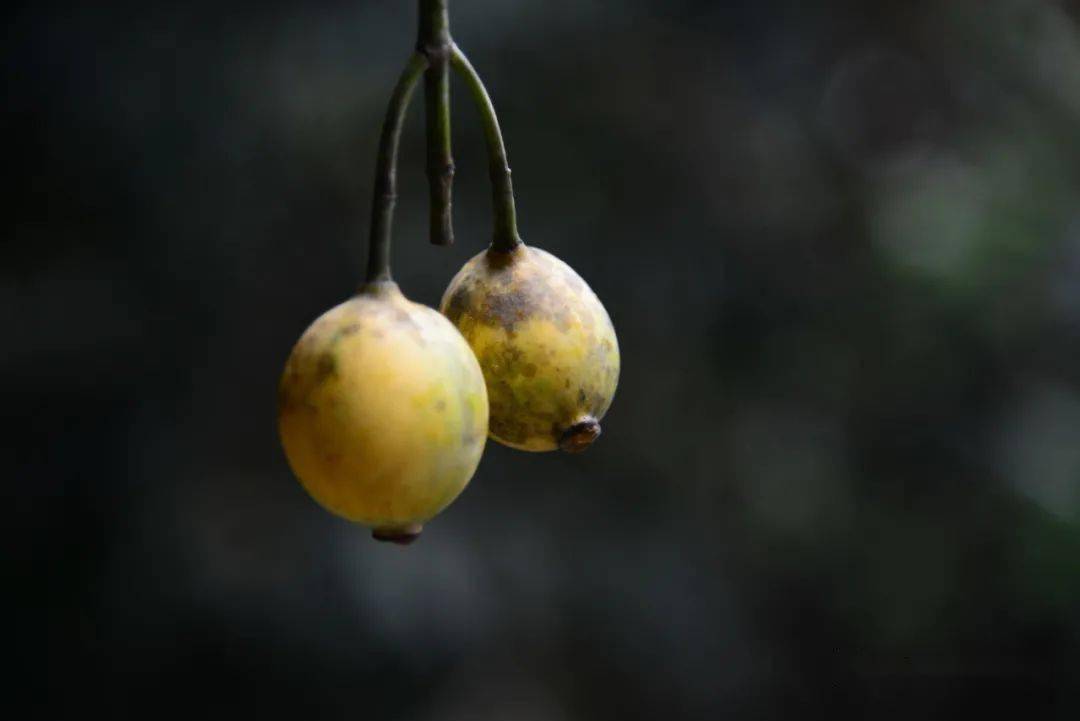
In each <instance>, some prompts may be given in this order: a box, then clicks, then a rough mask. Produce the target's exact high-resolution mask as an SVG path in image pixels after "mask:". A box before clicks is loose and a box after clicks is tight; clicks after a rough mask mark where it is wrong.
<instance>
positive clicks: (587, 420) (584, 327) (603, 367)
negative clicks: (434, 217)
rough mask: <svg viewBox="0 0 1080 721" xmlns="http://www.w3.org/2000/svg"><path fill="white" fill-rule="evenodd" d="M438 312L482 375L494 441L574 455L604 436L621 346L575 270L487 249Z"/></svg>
mask: <svg viewBox="0 0 1080 721" xmlns="http://www.w3.org/2000/svg"><path fill="white" fill-rule="evenodd" d="M441 310H442V312H443V313H444V314H446V317H448V318H449V319H450V320H451V322H453V324H454V325H456V326H457V328H458V330H460V331H461V334H462V335H463V336H465V340H467V341H468V342H469V345H470V346H472V349H473V351H474V352H475V353H476V357H477V359H478V360H479V361H480V367H481V368H482V369H483V371H484V380H485V381H486V382H487V391H488V401H489V402H490V404H491V421H490V433H491V437H492V438H494V439H495V440H497V441H499V442H500V443H503V444H505V445H508V446H511V447H512V448H519V449H521V450H526V451H549V450H554V449H555V448H560V447H561V448H562V449H563V450H566V451H572V452H575V451H582V450H585V449H586V448H588V447H589V445H590V444H591V443H592V442H593V441H594V440H595V439H596V437H597V436H599V435H600V424H599V420H600V419H601V418H603V416H604V413H605V412H607V409H608V407H609V406H610V405H611V399H612V397H613V396H614V395H615V386H616V384H617V383H618V380H619V345H618V341H617V340H616V339H615V329H614V328H613V327H612V325H611V319H610V318H609V317H608V314H607V311H606V310H604V306H603V305H602V304H601V303H600V301H599V299H597V297H596V295H595V294H594V293H593V292H592V290H591V289H590V288H589V286H588V285H587V284H586V283H585V281H584V280H582V279H581V277H580V276H579V275H578V274H577V273H575V272H574V271H573V269H571V268H570V266H568V265H567V264H566V263H563V262H562V261H561V260H559V259H558V258H556V257H555V256H553V255H551V254H550V253H547V252H545V251H543V250H540V249H538V248H530V247H527V246H525V245H524V244H519V245H517V246H516V247H515V248H514V249H513V250H511V251H500V250H493V249H488V250H486V251H484V252H483V253H480V254H479V255H477V256H476V257H474V258H473V259H472V260H470V261H469V262H468V263H466V264H465V267H463V268H462V269H461V270H460V271H459V272H458V274H457V275H456V276H455V277H454V279H453V280H452V281H451V282H450V287H449V288H447V289H446V293H445V294H444V295H443V299H442V304H441Z"/></svg>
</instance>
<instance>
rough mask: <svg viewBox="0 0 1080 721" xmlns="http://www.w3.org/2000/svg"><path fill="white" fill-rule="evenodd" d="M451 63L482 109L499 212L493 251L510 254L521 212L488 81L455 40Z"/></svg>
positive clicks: (496, 210)
mask: <svg viewBox="0 0 1080 721" xmlns="http://www.w3.org/2000/svg"><path fill="white" fill-rule="evenodd" d="M450 62H451V63H452V64H453V66H454V69H455V70H456V71H458V73H460V74H461V76H462V77H463V78H464V79H465V82H466V83H467V84H468V86H469V90H470V91H471V92H472V96H473V100H474V101H475V102H476V105H477V108H478V109H479V110H480V118H481V120H482V121H483V125H484V137H485V139H486V140H487V146H488V157H489V160H490V174H491V186H492V187H491V191H492V202H493V206H494V210H495V235H494V237H493V238H492V240H491V249H492V250H496V251H499V252H504V253H506V252H510V251H512V250H513V249H514V248H516V247H517V246H518V245H520V244H521V238H520V237H519V236H518V230H517V210H516V209H515V208H514V186H513V184H512V183H511V181H510V163H509V161H508V160H507V158H506V144H505V143H504V142H503V137H502V131H501V130H500V129H499V117H498V116H497V115H496V114H495V106H494V105H493V104H492V102H491V96H489V95H488V92H487V89H486V88H485V87H484V82H483V81H482V80H481V79H480V75H479V74H478V73H477V72H476V69H475V68H473V66H472V63H470V62H469V59H468V58H467V57H465V53H463V52H461V48H459V47H458V46H457V44H456V43H454V41H452V40H451V41H450Z"/></svg>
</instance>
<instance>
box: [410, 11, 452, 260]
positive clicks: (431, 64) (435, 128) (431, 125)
mask: <svg viewBox="0 0 1080 721" xmlns="http://www.w3.org/2000/svg"><path fill="white" fill-rule="evenodd" d="M419 25H420V28H419V33H418V37H417V39H416V51H417V52H418V53H421V54H423V55H424V57H426V58H427V60H428V69H427V72H425V73H424V105H425V115H426V117H427V177H428V186H429V189H430V197H431V203H430V205H431V232H430V237H431V242H432V244H434V245H450V244H452V243H453V242H454V225H453V215H452V203H453V192H454V156H453V153H452V152H451V149H450V148H451V143H450V42H451V40H450V16H449V13H448V11H447V0H420V23H419Z"/></svg>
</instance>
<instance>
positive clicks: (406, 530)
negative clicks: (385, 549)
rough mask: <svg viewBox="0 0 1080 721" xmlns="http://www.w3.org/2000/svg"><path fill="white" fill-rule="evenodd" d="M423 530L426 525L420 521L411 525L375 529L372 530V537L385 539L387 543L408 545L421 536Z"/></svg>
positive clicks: (378, 539)
mask: <svg viewBox="0 0 1080 721" xmlns="http://www.w3.org/2000/svg"><path fill="white" fill-rule="evenodd" d="M423 530H424V527H423V526H422V525H420V524H419V523H415V524H412V525H409V526H394V527H382V528H375V529H373V530H372V531H371V537H372V538H374V539H375V540H376V541H385V542H386V543H396V544H397V545H399V546H408V545H409V544H410V543H412V542H413V541H415V540H416V539H417V538H420V534H421V533H422V532H423Z"/></svg>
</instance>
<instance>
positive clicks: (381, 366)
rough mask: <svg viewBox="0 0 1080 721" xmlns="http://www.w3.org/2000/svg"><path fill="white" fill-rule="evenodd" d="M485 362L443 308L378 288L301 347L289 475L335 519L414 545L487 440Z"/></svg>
mask: <svg viewBox="0 0 1080 721" xmlns="http://www.w3.org/2000/svg"><path fill="white" fill-rule="evenodd" d="M487 423H488V403H487V392H486V390H485V386H484V379H483V376H482V374H481V372H480V367H479V365H477V362H476V358H475V356H474V355H473V353H472V351H471V350H470V349H469V346H468V345H467V344H466V343H465V341H464V339H463V338H462V337H461V334H460V333H458V331H457V330H456V329H455V328H454V327H453V326H452V325H451V324H450V323H449V322H448V321H447V320H446V318H444V317H443V316H441V315H439V314H438V313H437V312H435V310H434V309H432V308H428V307H426V306H423V305H420V304H418V303H413V302H411V301H409V300H407V299H406V298H405V296H403V295H402V294H401V291H400V290H399V289H398V287H397V285H396V284H394V283H393V282H389V281H383V282H379V283H373V284H368V285H367V286H365V287H364V288H363V289H361V291H360V292H359V293H358V294H357V295H356V296H354V297H353V298H350V299H349V300H347V301H345V302H344V303H342V304H340V305H338V306H336V307H334V308H331V309H330V310H328V311H327V312H326V313H324V314H323V315H322V316H320V317H319V318H318V319H317V320H316V321H315V322H314V323H312V324H311V326H310V327H309V328H308V329H307V330H306V331H304V334H303V335H302V336H301V337H300V340H299V341H297V343H296V346H295V347H294V348H293V350H292V353H291V355H290V356H289V360H288V362H287V363H286V364H285V371H284V373H283V374H282V376H281V383H280V386H279V408H278V428H279V432H280V434H281V442H282V445H283V446H284V448H285V454H286V456H287V457H288V460H289V465H290V466H291V468H292V470H293V472H294V473H295V474H296V476H297V478H299V479H300V483H301V484H302V485H303V486H304V488H305V489H307V491H308V493H310V494H311V496H312V497H313V498H314V499H315V500H316V501H318V502H319V503H320V504H321V505H322V506H324V507H325V508H326V509H327V510H329V511H331V512H332V513H335V514H337V515H339V516H343V517H344V518H347V519H349V520H350V521H356V522H358V523H362V524H365V525H367V526H372V527H374V528H375V534H374V535H375V536H376V538H381V539H384V540H398V541H408V540H411V538H414V537H415V536H416V535H417V534H418V533H419V532H420V527H421V526H422V524H423V523H424V522H425V521H427V520H429V519H430V518H432V517H433V516H434V515H435V514H437V513H438V512H439V511H441V510H442V509H443V508H445V507H446V506H447V505H449V504H450V502H451V501H453V500H454V499H455V498H456V497H457V496H458V494H459V493H461V491H462V490H463V489H464V488H465V486H466V485H467V484H468V482H469V479H470V478H472V475H473V473H474V472H475V471H476V466H477V464H478V463H479V462H480V456H481V454H482V453H483V450H484V443H485V440H486V436H487Z"/></svg>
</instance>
